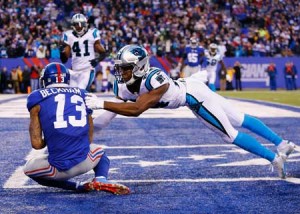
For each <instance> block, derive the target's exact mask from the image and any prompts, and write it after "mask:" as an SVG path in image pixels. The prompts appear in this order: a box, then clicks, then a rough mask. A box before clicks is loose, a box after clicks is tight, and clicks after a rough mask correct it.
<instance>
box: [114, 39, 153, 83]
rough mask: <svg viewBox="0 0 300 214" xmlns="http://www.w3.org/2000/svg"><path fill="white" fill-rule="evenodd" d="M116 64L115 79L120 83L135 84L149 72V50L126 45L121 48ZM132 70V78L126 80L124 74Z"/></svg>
mask: <svg viewBox="0 0 300 214" xmlns="http://www.w3.org/2000/svg"><path fill="white" fill-rule="evenodd" d="M114 62H115V77H116V79H117V81H118V82H119V83H125V84H126V85H131V84H133V83H134V82H135V81H136V80H137V79H139V78H141V77H143V76H144V75H145V74H146V73H147V71H148V70H149V67H150V63H149V54H148V52H147V50H146V49H145V48H143V47H141V46H138V45H126V46H124V47H123V48H121V49H120V50H119V51H118V53H117V57H116V59H115V60H114ZM128 70H131V72H132V74H131V78H130V79H129V80H127V81H126V80H124V79H123V77H122V74H123V72H125V71H128Z"/></svg>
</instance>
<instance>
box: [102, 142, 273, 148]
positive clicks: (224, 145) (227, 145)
mask: <svg viewBox="0 0 300 214" xmlns="http://www.w3.org/2000/svg"><path fill="white" fill-rule="evenodd" d="M263 145H264V146H274V145H273V144H263ZM101 147H103V148H104V149H192V148H206V147H209V148H211V147H236V148H238V147H237V146H235V145H233V144H226V143H224V144H201V145H173V146H172V145H169V146H105V145H101Z"/></svg>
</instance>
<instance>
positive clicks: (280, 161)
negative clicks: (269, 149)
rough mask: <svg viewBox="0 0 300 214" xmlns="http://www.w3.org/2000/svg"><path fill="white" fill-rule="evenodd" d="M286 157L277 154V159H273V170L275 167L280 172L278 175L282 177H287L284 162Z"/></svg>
mask: <svg viewBox="0 0 300 214" xmlns="http://www.w3.org/2000/svg"><path fill="white" fill-rule="evenodd" d="M285 161H286V158H285V157H284V156H281V155H276V157H275V159H274V160H273V161H272V166H273V167H272V171H273V169H274V168H275V169H276V170H277V172H278V176H279V177H280V178H282V179H284V178H286V172H285V166H284V163H285Z"/></svg>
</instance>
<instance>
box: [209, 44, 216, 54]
mask: <svg viewBox="0 0 300 214" xmlns="http://www.w3.org/2000/svg"><path fill="white" fill-rule="evenodd" d="M208 49H209V53H210V54H211V55H216V53H217V50H218V46H217V44H215V43H211V44H210V45H209V47H208Z"/></svg>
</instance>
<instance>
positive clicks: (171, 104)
mask: <svg viewBox="0 0 300 214" xmlns="http://www.w3.org/2000/svg"><path fill="white" fill-rule="evenodd" d="M165 84H169V88H168V90H167V92H166V93H165V94H164V95H163V96H162V97H161V99H160V100H159V102H158V103H157V105H156V106H155V108H171V109H172V108H178V107H180V106H184V105H185V101H186V87H185V85H184V83H182V82H180V81H174V80H172V79H171V78H170V77H168V75H167V74H166V73H165V72H164V71H162V70H161V69H159V68H155V67H151V68H150V69H149V71H148V72H147V74H146V75H145V76H144V77H143V79H142V82H141V86H140V90H139V92H136V93H134V94H133V93H132V92H130V91H129V90H128V88H127V86H126V84H125V83H116V82H115V85H114V93H115V95H116V96H117V97H120V98H121V99H123V100H125V101H127V100H131V101H136V99H137V98H138V96H140V95H142V94H145V93H148V92H149V91H152V90H154V89H156V88H159V87H160V86H162V85H165Z"/></svg>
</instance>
